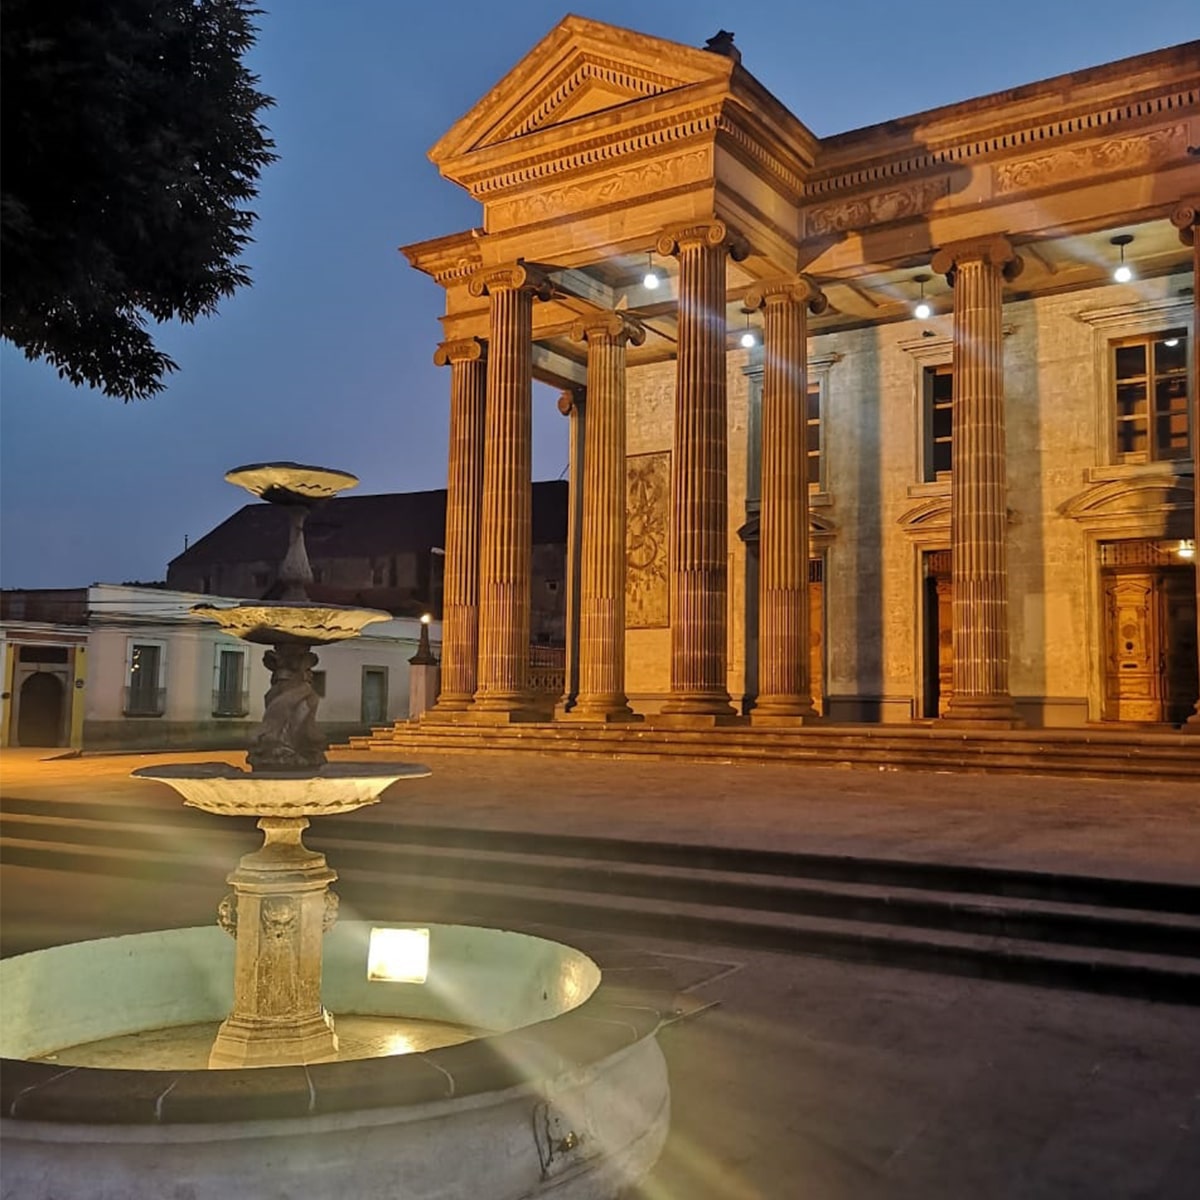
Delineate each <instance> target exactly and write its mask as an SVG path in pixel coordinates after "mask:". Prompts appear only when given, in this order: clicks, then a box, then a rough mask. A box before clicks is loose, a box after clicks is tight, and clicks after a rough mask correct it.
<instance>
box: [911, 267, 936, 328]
mask: <svg viewBox="0 0 1200 1200" xmlns="http://www.w3.org/2000/svg"><path fill="white" fill-rule="evenodd" d="M928 282H929V276H928V275H914V276H913V283H917V284H920V286H921V296H920V299H919V300H918V301H917V302H916V304H914V305H913V316H914V317H916V318H917V320H918V321H928V320H929V318H930V317H932V316H933V305H932V304H930V303H929V301H928V300H926V299H925V285H926V284H927V283H928Z"/></svg>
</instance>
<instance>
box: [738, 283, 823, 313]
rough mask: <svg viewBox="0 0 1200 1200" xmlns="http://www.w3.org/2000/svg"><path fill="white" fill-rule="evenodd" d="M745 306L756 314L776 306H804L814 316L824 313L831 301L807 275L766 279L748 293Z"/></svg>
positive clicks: (744, 302)
mask: <svg viewBox="0 0 1200 1200" xmlns="http://www.w3.org/2000/svg"><path fill="white" fill-rule="evenodd" d="M743 304H744V306H745V307H746V308H747V309H749V310H751V311H752V312H756V311H757V310H758V309H760V308H766V307H767V306H768V305H774V304H804V305H807V307H808V311H809V312H811V313H814V314H817V313H823V312H824V311H825V310H826V309H827V308H828V307H829V300H828V299H827V297H826V295H825V293H824V292H823V291H821V289H820V287H819V286H818V285H817V283H816V282H815V281H814V280H812V279H810V278H809V277H808V276H807V275H791V276H789V277H787V278H786V279H764V280H761V281H760V282H758V283H756V284H755V285H754V286H753V287H752V288H751V289H750V290H749V291H748V292H747V293H746V298H745V300H744V301H743Z"/></svg>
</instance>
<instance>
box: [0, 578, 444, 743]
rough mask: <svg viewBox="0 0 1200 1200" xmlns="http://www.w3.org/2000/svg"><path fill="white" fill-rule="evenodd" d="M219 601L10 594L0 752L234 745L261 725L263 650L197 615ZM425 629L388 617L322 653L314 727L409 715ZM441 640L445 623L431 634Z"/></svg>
mask: <svg viewBox="0 0 1200 1200" xmlns="http://www.w3.org/2000/svg"><path fill="white" fill-rule="evenodd" d="M235 603H237V601H235V600H227V599H224V598H222V597H216V596H202V595H199V594H196V593H192V592H173V591H165V590H161V589H157V588H146V587H133V586H125V585H115V584H95V585H93V586H92V587H89V588H77V589H63V590H54V591H30V592H7V593H5V595H4V616H3V620H2V621H0V651H2V653H3V662H4V690H3V694H2V700H0V745H6V746H18V745H43V746H72V747H76V748H86V749H101V748H132V747H147V748H149V747H162V748H171V749H187V748H200V747H239V746H243V745H245V744H246V743H247V741H248V739H249V736H250V734H251V732H252V731H253V729H254V727H255V726H256V725H257V724H258V722H259V721H261V720H262V714H263V696H264V695H265V693H266V691H267V689H268V687H269V686H270V672H269V671H268V670H267V668H266V667H265V666H264V665H263V662H262V654H263V650H264V649H265V648H264V647H260V646H254V645H250V644H248V643H246V642H240V641H237V640H236V639H235V638H232V637H230V636H228V635H227V634H225V633H223V632H221V630H220V629H218V628H217V626H215V625H213V624H211V623H210V622H207V621H205V620H203V619H202V618H200V617H197V616H195V615H193V614H192V612H191V609H192V607H193V605H196V604H212V605H215V606H219V607H221V606H225V605H227V604H235ZM420 630H421V623H420V621H418V620H415V619H411V618H394V619H391V620H388V621H381V622H379V623H377V624H374V625H369V626H367V628H366V629H365V630H364V632H363V634H362V636H361V637H359V638H357V639H355V640H353V641H349V642H343V643H340V644H337V645H333V646H325V647H317V648H316V653H317V656H318V659H319V664H318V666H317V668H316V670H315V671H314V677H315V681H316V684H317V690H318V691H319V692H321V694H322V696H323V699H322V701H321V707H320V710H319V712H318V717H319V719H320V724H321V727H322V729H323V730H324V732H325V733H326V735H327V736H328V737H329V738H330V739H331V740H332V741H339V740H342V739H344V738H345V737H347V736H349V735H350V734H351V733H360V732H365V731H366V730H367V729H369V728H370V727H371V726H372V725H385V724H390V723H391V722H393V721H396V720H403V719H404V718H405V717H407V716H408V708H409V664H408V660H409V659H410V658H411V657H412V656H413V655H414V654H415V653H416V650H417V645H418V642H419V638H420ZM430 635H431V640H432V641H433V643H434V644H435V646H436V645H438V644H440V640H441V630H440V626H439V625H437V624H434V625H432V626H431V628H430Z"/></svg>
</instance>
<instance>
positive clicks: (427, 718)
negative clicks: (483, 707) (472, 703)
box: [420, 707, 473, 725]
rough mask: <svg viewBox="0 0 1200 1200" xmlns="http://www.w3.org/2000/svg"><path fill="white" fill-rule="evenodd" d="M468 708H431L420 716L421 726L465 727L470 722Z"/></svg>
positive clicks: (470, 714)
mask: <svg viewBox="0 0 1200 1200" xmlns="http://www.w3.org/2000/svg"><path fill="white" fill-rule="evenodd" d="M472 719H473V717H472V713H471V709H470V707H467V708H441V707H438V708H431V709H429V710H428V711H427V712H423V713H422V714H421V720H420V724H422V725H467V724H470V722H471V721H472Z"/></svg>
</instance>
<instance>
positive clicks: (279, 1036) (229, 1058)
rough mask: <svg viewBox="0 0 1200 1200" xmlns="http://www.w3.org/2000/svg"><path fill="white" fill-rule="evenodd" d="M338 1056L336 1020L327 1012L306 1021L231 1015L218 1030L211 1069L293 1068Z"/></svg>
mask: <svg viewBox="0 0 1200 1200" xmlns="http://www.w3.org/2000/svg"><path fill="white" fill-rule="evenodd" d="M337 1056H338V1040H337V1034H336V1033H334V1031H333V1017H332V1016H331V1015H330V1014H329V1013H328V1012H326V1011H325V1009H321V1012H320V1014H319V1015H318V1016H315V1017H312V1018H309V1019H307V1020H303V1021H281V1020H267V1019H265V1018H259V1019H257V1020H256V1019H255V1018H253V1017H237V1016H231V1017H227V1018H226V1019H225V1020H224V1021H222V1022H221V1028H220V1029H219V1030H217V1040H216V1041H215V1042H214V1043H213V1048H212V1051H211V1052H210V1054H209V1056H208V1067H209V1070H218V1069H221V1068H233V1067H294V1066H303V1065H304V1064H306V1063H320V1062H336V1061H337Z"/></svg>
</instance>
